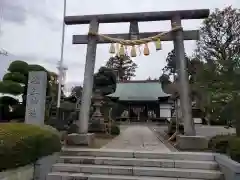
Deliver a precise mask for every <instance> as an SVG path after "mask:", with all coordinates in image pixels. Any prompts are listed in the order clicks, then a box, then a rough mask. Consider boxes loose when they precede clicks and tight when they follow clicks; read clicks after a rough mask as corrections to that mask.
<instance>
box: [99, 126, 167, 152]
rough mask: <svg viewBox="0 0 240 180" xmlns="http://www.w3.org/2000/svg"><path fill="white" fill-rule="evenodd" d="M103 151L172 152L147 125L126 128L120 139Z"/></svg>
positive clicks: (106, 146)
mask: <svg viewBox="0 0 240 180" xmlns="http://www.w3.org/2000/svg"><path fill="white" fill-rule="evenodd" d="M103 149H128V150H136V151H160V152H170V149H169V148H167V147H166V146H165V145H164V144H163V143H162V142H161V141H160V140H159V139H158V138H157V137H156V135H155V134H154V132H152V131H151V130H150V129H149V128H148V127H147V126H145V125H134V126H129V127H127V128H125V129H124V130H123V131H122V132H121V134H120V135H119V136H118V137H116V138H115V139H113V140H112V141H111V142H109V143H108V144H107V145H105V146H104V147H103Z"/></svg>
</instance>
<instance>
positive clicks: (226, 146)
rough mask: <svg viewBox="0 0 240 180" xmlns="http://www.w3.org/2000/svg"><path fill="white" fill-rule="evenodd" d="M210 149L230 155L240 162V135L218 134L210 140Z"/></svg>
mask: <svg viewBox="0 0 240 180" xmlns="http://www.w3.org/2000/svg"><path fill="white" fill-rule="evenodd" d="M208 146H209V149H210V150H212V151H213V152H217V153H222V154H226V155H228V156H230V157H231V158H232V159H233V160H235V161H237V162H240V137H237V136H235V135H217V136H214V137H213V138H212V139H211V140H210V141H209V144H208Z"/></svg>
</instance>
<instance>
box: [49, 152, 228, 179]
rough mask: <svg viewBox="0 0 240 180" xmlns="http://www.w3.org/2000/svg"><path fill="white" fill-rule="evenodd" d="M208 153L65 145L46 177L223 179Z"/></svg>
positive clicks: (212, 157) (211, 155)
mask: <svg viewBox="0 0 240 180" xmlns="http://www.w3.org/2000/svg"><path fill="white" fill-rule="evenodd" d="M223 179H224V178H223V174H222V173H221V172H220V171H219V170H218V165H217V163H216V162H215V161H214V156H213V154H211V153H193V152H171V153H161V152H150V151H147V152H146V151H144V152H143V151H139V152H137V151H135V152H134V151H120V150H116V149H114V150H110V149H104V150H103V149H82V148H64V149H63V151H62V155H61V157H60V160H59V162H58V163H56V164H54V165H53V168H52V172H51V173H49V175H48V177H47V180H223Z"/></svg>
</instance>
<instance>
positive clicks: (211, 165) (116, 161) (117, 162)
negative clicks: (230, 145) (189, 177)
mask: <svg viewBox="0 0 240 180" xmlns="http://www.w3.org/2000/svg"><path fill="white" fill-rule="evenodd" d="M59 162H61V163H73V164H95V165H113V166H138V167H142V166H144V167H161V168H181V169H206V170H216V169H218V164H217V163H216V162H214V161H189V160H172V159H144V158H118V157H93V156H61V157H60V160H59Z"/></svg>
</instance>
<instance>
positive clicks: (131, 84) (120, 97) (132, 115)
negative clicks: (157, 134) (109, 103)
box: [108, 80, 173, 122]
mask: <svg viewBox="0 0 240 180" xmlns="http://www.w3.org/2000/svg"><path fill="white" fill-rule="evenodd" d="M108 97H110V98H111V99H113V100H115V101H117V102H118V103H120V104H121V105H123V106H124V108H125V111H124V112H125V115H121V118H120V117H119V118H118V119H119V120H121V121H124V120H125V121H126V120H128V121H131V122H148V121H155V122H156V121H165V120H168V121H169V120H170V118H171V111H172V105H173V102H171V100H170V97H171V95H170V94H166V93H165V92H163V89H162V85H161V83H160V82H159V81H158V80H142V81H135V80H134V81H124V82H118V83H117V88H116V91H115V92H114V93H113V94H110V95H108ZM123 117H125V118H123Z"/></svg>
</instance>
